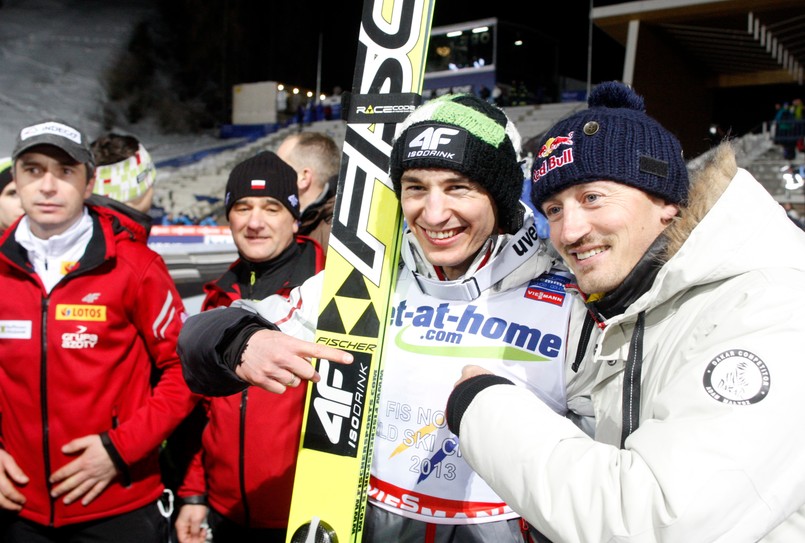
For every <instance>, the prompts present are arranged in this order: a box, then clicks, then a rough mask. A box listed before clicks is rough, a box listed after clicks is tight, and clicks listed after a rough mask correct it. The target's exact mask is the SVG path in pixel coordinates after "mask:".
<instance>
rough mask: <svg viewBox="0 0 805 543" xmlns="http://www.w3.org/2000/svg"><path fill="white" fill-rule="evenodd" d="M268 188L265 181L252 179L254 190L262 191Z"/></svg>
mask: <svg viewBox="0 0 805 543" xmlns="http://www.w3.org/2000/svg"><path fill="white" fill-rule="evenodd" d="M264 188H266V182H265V180H264V179H252V190H261V189H264Z"/></svg>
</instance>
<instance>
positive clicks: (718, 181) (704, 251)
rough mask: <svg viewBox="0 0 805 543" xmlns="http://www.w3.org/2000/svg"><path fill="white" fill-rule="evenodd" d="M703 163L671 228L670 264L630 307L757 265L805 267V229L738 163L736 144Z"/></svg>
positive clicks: (695, 171)
mask: <svg viewBox="0 0 805 543" xmlns="http://www.w3.org/2000/svg"><path fill="white" fill-rule="evenodd" d="M698 164H699V165H698V166H697V167H696V168H695V169H691V171H690V179H691V187H690V193H689V196H688V201H687V203H686V205H684V206H683V207H681V208H680V214H679V216H678V218H677V219H676V220H675V221H674V223H673V224H672V225H671V226H669V227H668V228H667V229H666V231H665V236H666V238H667V240H668V243H667V246H666V250H665V255H664V257H663V260H664V261H665V264H664V265H663V266H662V269H661V270H660V271H659V273H658V274H657V277H656V278H655V280H654V283H653V285H652V286H651V288H650V289H649V291H648V292H646V293H645V294H644V295H643V296H641V297H640V298H639V299H638V300H637V301H636V302H635V303H634V304H633V305H632V306H631V307H630V308H629V311H628V313H636V312H638V311H642V310H644V309H646V308H648V307H651V306H654V305H657V304H659V303H662V302H663V301H665V300H667V299H669V298H670V297H671V296H673V295H675V294H676V293H678V292H679V291H681V290H686V289H688V288H690V287H692V286H695V285H704V284H707V283H710V282H714V281H721V280H724V279H727V278H729V277H733V276H736V275H739V274H742V273H746V272H749V271H752V270H759V269H763V268H770V267H786V268H794V269H800V270H804V271H805V233H803V232H802V231H801V230H800V229H799V228H797V227H796V226H795V225H794V224H793V223H792V222H791V220H790V219H789V218H788V217H787V216H786V214H785V210H783V208H782V206H780V205H779V204H778V203H777V202H776V201H775V200H774V199H773V198H772V197H771V195H770V194H769V193H768V191H767V190H766V189H765V188H764V187H763V186H762V185H761V184H760V183H758V181H757V180H755V178H754V177H752V175H751V174H750V173H749V172H747V171H746V170H743V169H741V168H738V166H737V164H736V162H735V153H734V151H733V149H732V146H731V145H730V144H729V143H723V144H721V145H720V146H718V147H716V148H715V149H713V150H712V151H710V152H709V153H708V154H707V156H704V157H702V159H701V160H700V161H698Z"/></svg>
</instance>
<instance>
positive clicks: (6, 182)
mask: <svg viewBox="0 0 805 543" xmlns="http://www.w3.org/2000/svg"><path fill="white" fill-rule="evenodd" d="M11 164H12V163H11V159H10V158H4V159H0V235H2V234H3V232H5V231H6V230H7V229H8V228H9V227H10V226H11V225H12V224H14V222H15V221H16V220H17V219H19V218H20V217H21V216H22V214H23V213H25V212H24V211H23V210H22V204H21V203H20V196H19V194H17V184H16V183H15V182H14V180H13V179H12V178H11Z"/></svg>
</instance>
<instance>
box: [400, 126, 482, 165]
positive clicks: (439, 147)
mask: <svg viewBox="0 0 805 543" xmlns="http://www.w3.org/2000/svg"><path fill="white" fill-rule="evenodd" d="M405 139H406V141H405V148H406V151H405V155H404V156H403V162H405V161H407V160H416V159H422V158H435V159H441V160H447V161H449V162H455V163H456V164H461V163H462V162H463V161H464V144H465V143H466V141H467V132H466V131H465V130H462V129H457V128H453V127H450V126H444V125H438V124H436V125H420V126H415V127H412V128H411V129H409V130H408V132H407V134H406V138H405Z"/></svg>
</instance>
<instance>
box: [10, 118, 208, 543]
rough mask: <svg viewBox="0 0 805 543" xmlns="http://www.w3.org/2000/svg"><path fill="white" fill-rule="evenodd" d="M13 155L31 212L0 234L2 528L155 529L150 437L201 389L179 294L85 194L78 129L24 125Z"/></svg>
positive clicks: (108, 535) (161, 529)
mask: <svg viewBox="0 0 805 543" xmlns="http://www.w3.org/2000/svg"><path fill="white" fill-rule="evenodd" d="M12 159H13V161H14V164H13V168H14V180H15V181H16V183H17V190H18V192H19V195H20V201H21V202H22V207H23V209H24V210H25V212H26V215H24V216H23V218H22V219H21V220H20V221H19V222H18V223H17V224H16V226H14V227H13V228H12V229H11V230H10V231H9V232H7V234H6V236H5V237H4V238H3V242H2V245H0V290H2V291H3V292H6V293H9V295H8V296H6V298H5V300H4V303H3V304H0V322H3V323H4V325H3V327H2V329H0V338H2V340H0V388H1V389H2V391H3V393H2V395H0V412H2V415H3V421H2V422H3V424H2V435H1V436H0V439H1V440H2V448H1V449H0V508H2V509H4V510H6V511H7V512H11V513H13V514H11V515H7V517H9V516H10V517H11V518H8V519H7V520H9V522H8V524H5V525H4V526H3V527H2V530H1V531H2V532H3V533H2V534H0V539H1V540H2V541H4V542H5V543H17V542H19V543H23V542H25V543H28V542H31V541H36V542H43V543H46V542H54V543H56V542H63V541H115V542H130V543H141V542H143V541H161V540H164V535H165V534H167V533H168V530H169V529H170V522H169V521H168V520H166V519H164V518H162V515H161V513H160V508H159V505H160V504H158V503H157V502H158V500H159V499H160V497H161V496H162V493H163V485H162V483H161V481H160V470H159V464H158V450H159V447H160V444H161V443H162V441H163V440H164V439H165V438H166V437H167V436H168V434H169V433H170V432H171V431H172V430H173V429H174V428H175V427H176V425H177V424H178V423H179V422H180V421H181V420H182V419H183V418H184V417H185V416H186V415H187V414H188V413H189V412H190V410H191V409H192V408H193V406H194V405H195V403H196V401H197V397H196V396H194V395H192V394H191V393H190V391H189V390H188V388H187V385H186V384H185V381H184V379H183V378H182V370H181V366H180V365H179V359H178V357H177V354H176V338H177V336H178V334H179V329H180V328H181V326H182V315H183V313H184V308H183V306H182V301H181V298H180V297H179V294H178V292H177V291H176V288H175V287H174V285H173V281H172V280H171V278H170V275H169V274H168V270H167V268H166V267H165V264H164V262H163V261H162V259H161V258H160V257H159V255H157V254H156V253H154V252H153V251H151V250H150V249H148V248H147V247H146V246H145V244H143V243H140V242H138V241H135V240H133V239H132V235H131V233H130V231H128V230H126V228H125V226H124V225H121V223H120V222H119V221H116V220H115V217H114V216H113V212H112V211H110V210H108V209H107V208H104V207H96V206H91V205H90V206H87V205H85V199H86V198H87V197H89V195H90V194H92V188H93V184H94V182H95V163H94V158H93V156H92V152H91V150H90V146H89V142H88V141H87V139H86V136H85V135H84V134H83V133H82V132H81V131H80V130H79V129H77V128H75V127H73V126H70V125H68V124H65V123H64V122H61V121H56V120H46V121H43V122H40V123H36V124H33V125H30V126H26V127H25V128H23V129H22V130H21V131H20V132H19V135H18V136H17V141H16V145H15V147H14V151H13V154H12ZM11 293H13V294H11ZM12 323H13V324H12ZM152 383H155V384H152Z"/></svg>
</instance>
